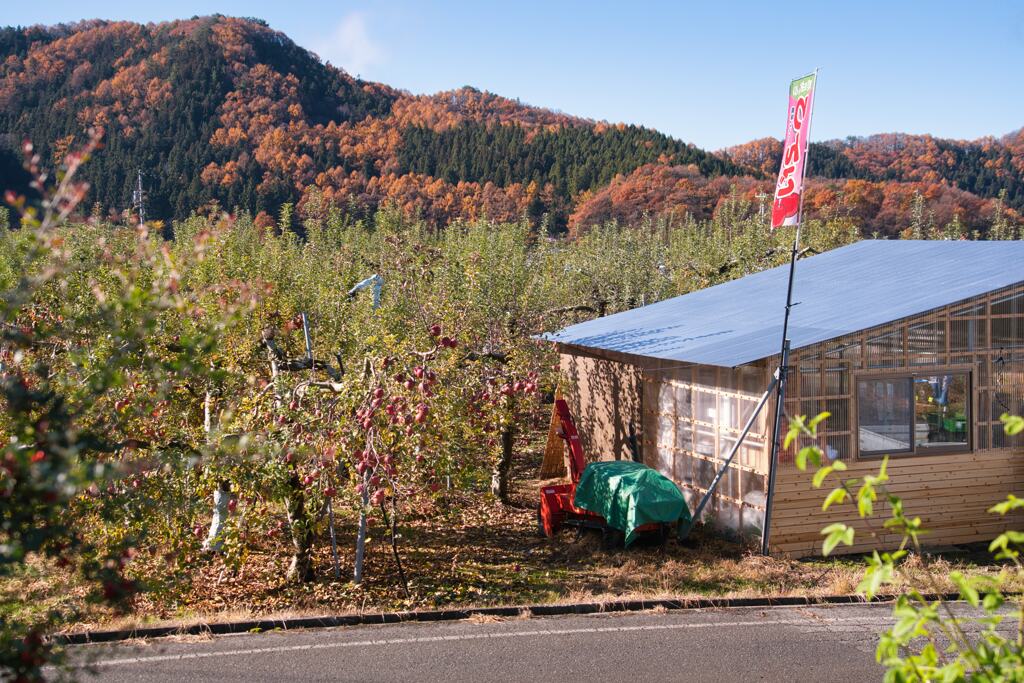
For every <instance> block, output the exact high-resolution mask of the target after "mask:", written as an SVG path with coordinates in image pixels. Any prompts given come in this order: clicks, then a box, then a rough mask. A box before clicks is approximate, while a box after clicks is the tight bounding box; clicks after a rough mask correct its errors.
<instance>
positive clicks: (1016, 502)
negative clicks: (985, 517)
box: [988, 493, 1024, 515]
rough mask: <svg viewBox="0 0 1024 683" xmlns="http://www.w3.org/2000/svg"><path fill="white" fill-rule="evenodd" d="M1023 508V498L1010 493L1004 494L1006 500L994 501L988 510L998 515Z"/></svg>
mask: <svg viewBox="0 0 1024 683" xmlns="http://www.w3.org/2000/svg"><path fill="white" fill-rule="evenodd" d="M1019 508H1024V498H1018V497H1017V496H1015V495H1013V494H1012V493H1011V494H1009V495H1008V496H1006V500H1004V501H1003V502H1001V503H996V504H995V505H993V506H992V507H990V508H989V509H988V511H989V512H995V513H998V514H1000V515H1005V514H1006V513H1007V512H1011V511H1012V510H1017V509H1019Z"/></svg>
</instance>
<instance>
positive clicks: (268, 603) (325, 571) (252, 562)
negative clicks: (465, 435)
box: [3, 452, 998, 630]
mask: <svg viewBox="0 0 1024 683" xmlns="http://www.w3.org/2000/svg"><path fill="white" fill-rule="evenodd" d="M538 465H539V453H537V452H533V453H531V454H529V456H528V457H526V458H524V459H523V461H522V462H521V463H520V466H519V467H518V469H517V472H516V475H517V476H516V485H515V488H514V491H513V504H512V505H511V506H502V505H500V504H499V503H497V502H496V501H493V500H491V499H490V498H489V497H484V496H481V495H475V496H473V497H472V498H470V497H466V498H464V499H462V500H457V501H454V502H453V504H452V505H451V506H450V507H449V508H448V509H447V510H446V509H444V508H441V507H437V508H435V509H433V510H431V511H429V514H424V515H423V516H421V517H419V518H418V519H414V520H410V521H408V522H406V523H404V524H403V525H402V527H401V529H400V531H401V534H402V537H401V539H400V544H401V555H402V561H403V564H404V567H405V571H406V573H407V575H408V577H409V584H410V590H411V592H412V599H407V598H406V597H405V595H404V593H403V591H402V589H401V586H400V582H399V581H398V577H397V572H396V569H395V564H394V560H393V558H392V555H391V550H390V543H389V539H388V536H387V534H386V533H384V529H381V528H379V527H376V528H374V529H373V530H372V532H373V534H372V539H371V542H370V545H369V550H368V554H367V565H366V580H365V582H364V584H363V585H362V586H355V585H353V584H352V583H351V581H350V576H351V570H352V557H353V549H352V546H353V538H354V526H353V525H352V524H351V523H346V524H345V525H343V526H342V527H341V528H340V529H339V542H340V547H339V553H340V561H341V562H340V564H341V571H342V577H341V579H340V580H335V579H334V578H333V569H332V561H331V550H330V543H329V541H328V540H327V539H324V541H323V542H321V543H320V544H319V545H318V551H317V555H316V562H315V567H316V573H317V576H318V579H317V580H316V581H315V582H312V583H309V584H304V585H296V584H291V583H288V582H286V581H285V579H284V575H285V570H286V568H287V563H288V552H287V547H286V546H285V543H284V541H283V540H281V539H280V538H277V539H273V538H263V539H259V540H257V541H256V542H255V544H254V547H253V548H252V550H251V551H250V553H249V554H248V557H247V559H246V561H245V562H244V564H243V566H242V567H241V569H240V570H239V571H237V572H236V571H233V570H232V569H231V568H230V567H229V566H227V565H226V564H225V563H224V562H223V561H222V560H221V559H220V558H217V557H205V558H203V559H201V560H198V561H197V563H196V565H195V566H194V567H193V572H192V577H193V580H192V581H191V582H190V583H189V585H188V586H187V588H185V589H184V590H159V591H154V592H150V593H146V594H143V595H142V596H141V597H139V598H138V599H137V600H136V602H135V604H134V606H133V608H132V610H131V611H130V612H128V613H124V614H114V613H112V612H109V611H106V610H100V609H99V608H96V607H91V606H90V605H89V604H88V603H87V602H86V601H85V599H84V591H83V590H82V589H81V588H80V587H79V586H78V585H77V584H76V582H75V581H73V580H72V579H70V578H68V577H66V576H63V575H60V574H54V573H52V572H47V571H43V570H42V569H41V567H40V566H38V565H31V566H30V568H29V569H28V570H27V571H26V572H25V573H23V574H22V575H20V576H18V577H16V578H14V579H12V580H9V581H7V582H5V584H4V588H3V592H4V593H6V597H11V596H16V597H17V600H15V601H14V603H13V604H14V605H15V607H13V608H9V609H16V610H19V611H21V610H23V611H32V612H35V613H40V614H41V613H42V612H43V611H45V610H47V609H53V608H60V609H65V610H67V609H74V610H76V611H77V612H78V617H77V619H75V620H74V621H75V622H76V623H74V624H73V625H72V627H71V628H72V629H74V630H81V629H95V628H102V627H112V626H122V627H123V626H129V625H141V624H146V623H160V622H184V623H188V622H195V621H219V620H229V619H239V618H246V617H250V616H256V615H260V616H287V615H296V614H324V613H331V614H340V613H354V612H377V611H389V610H405V609H434V608H442V607H450V606H484V605H510V604H511V605H528V604H536V603H550V602H567V601H593V600H596V601H602V600H605V601H608V600H614V599H621V598H628V597H646V598H659V597H663V598H668V597H672V598H696V597H727V596H729V597H738V596H744V597H746V596H783V595H806V596H816V595H828V594H844V593H852V592H854V589H855V587H856V585H857V582H858V581H859V576H860V571H861V570H860V568H861V566H862V565H861V562H860V560H859V559H857V558H843V559H838V560H803V561H797V560H786V559H775V558H765V557H761V556H760V555H758V554H756V553H755V552H753V551H751V550H748V549H745V548H743V547H741V546H738V545H734V544H729V543H725V542H723V541H720V540H716V539H709V538H701V537H700V536H699V535H697V536H696V537H695V538H694V539H692V540H691V541H688V542H687V543H686V544H685V545H683V544H679V543H677V542H676V541H675V540H674V539H672V540H669V541H668V542H667V543H665V544H664V545H656V544H647V545H644V544H637V545H634V547H632V548H630V549H629V550H624V549H622V548H621V547H618V548H607V547H606V546H605V543H604V542H603V541H602V539H601V537H600V536H599V535H597V534H596V533H592V534H584V535H583V536H582V537H581V538H578V539H577V538H575V534H574V533H573V532H564V533H562V534H561V535H559V536H558V537H557V538H555V539H551V540H548V539H543V538H540V537H539V536H538V535H537V534H536V521H535V506H536V496H537V491H538V483H537V481H536V480H534V479H531V478H530V477H532V476H533V473H535V472H536V470H537V467H538ZM983 559H984V555H982V554H971V553H957V554H952V555H948V556H944V557H936V558H931V559H930V560H929V561H930V562H931V563H933V567H934V568H935V569H936V570H937V573H938V574H945V573H947V572H948V571H949V570H951V569H953V568H959V569H961V570H964V569H968V570H972V571H978V570H981V571H987V572H994V571H997V570H998V568H996V567H986V566H984V565H979V564H977V562H978V561H983ZM915 562H918V561H917V560H915V559H912V560H911V565H910V566H911V567H913V566H915V565H914V563H915ZM943 587H944V588H951V586H948V585H944V586H943Z"/></svg>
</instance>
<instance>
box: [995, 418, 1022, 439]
mask: <svg viewBox="0 0 1024 683" xmlns="http://www.w3.org/2000/svg"><path fill="white" fill-rule="evenodd" d="M999 421H1000V422H1002V423H1003V431H1004V432H1006V435H1007V436H1016V435H1017V434H1020V433H1021V432H1022V431H1024V417H1021V416H1020V415H1010V414H1009V413H1003V414H1002V415H1000V416H999Z"/></svg>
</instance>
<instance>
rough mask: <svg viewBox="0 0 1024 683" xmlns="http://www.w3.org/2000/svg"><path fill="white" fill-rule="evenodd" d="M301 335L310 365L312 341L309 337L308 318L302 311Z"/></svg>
mask: <svg viewBox="0 0 1024 683" xmlns="http://www.w3.org/2000/svg"><path fill="white" fill-rule="evenodd" d="M302 336H303V337H304V338H305V340H306V358H307V359H309V361H310V363H311V365H310V367H312V361H313V343H312V340H311V339H310V338H309V318H308V317H306V314H305V312H303V313H302Z"/></svg>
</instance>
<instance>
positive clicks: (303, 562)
mask: <svg viewBox="0 0 1024 683" xmlns="http://www.w3.org/2000/svg"><path fill="white" fill-rule="evenodd" d="M288 488H289V492H288V501H287V504H288V528H289V530H290V531H291V537H292V548H293V550H294V554H293V555H292V563H291V566H289V567H288V580H289V581H302V582H305V581H311V580H312V579H313V563H312V560H311V557H310V554H311V550H312V548H313V534H312V530H311V529H310V528H309V520H308V519H307V518H306V494H305V492H304V491H303V490H302V482H300V481H299V474H298V472H296V471H295V470H294V469H293V470H292V474H291V476H290V477H289V478H288Z"/></svg>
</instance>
